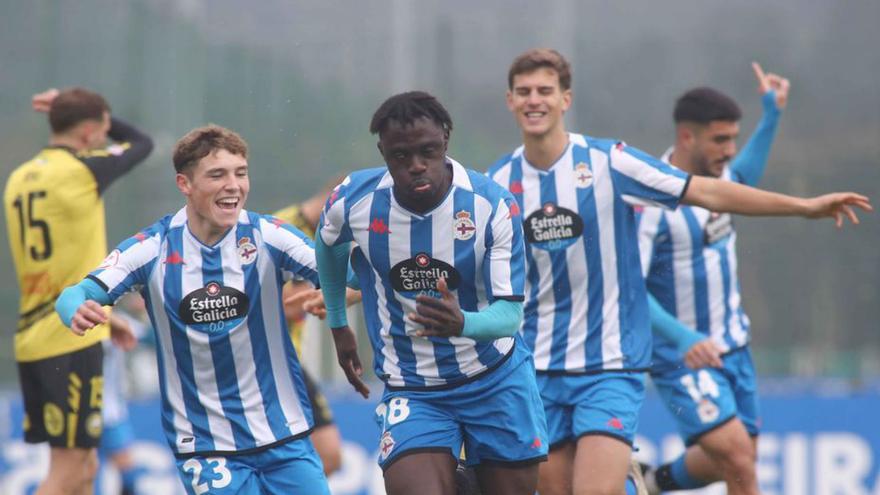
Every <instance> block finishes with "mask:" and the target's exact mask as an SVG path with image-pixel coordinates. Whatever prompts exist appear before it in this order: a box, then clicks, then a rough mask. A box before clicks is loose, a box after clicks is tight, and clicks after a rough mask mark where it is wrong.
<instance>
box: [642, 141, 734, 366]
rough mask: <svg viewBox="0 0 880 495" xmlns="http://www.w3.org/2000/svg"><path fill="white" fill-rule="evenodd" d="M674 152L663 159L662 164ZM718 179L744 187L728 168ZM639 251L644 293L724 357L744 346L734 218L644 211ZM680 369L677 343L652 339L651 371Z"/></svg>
mask: <svg viewBox="0 0 880 495" xmlns="http://www.w3.org/2000/svg"><path fill="white" fill-rule="evenodd" d="M672 151H673V150H672V149H669V150H668V151H667V152H666V153H665V154H664V155H663V160H664V161H668V160H669V156H670V155H671V154H672ZM721 179H722V180H730V181H735V182H743V181H742V180H741V179H740V178H739V177H738V176H737V175H736V174H734V173H732V172H731V170H730V168H725V169H724V172H722V175H721ZM639 247H640V249H641V260H642V269H643V272H644V275H645V280H646V282H647V286H648V291H649V292H650V293H651V295H652V296H654V298H656V299H657V302H659V303H660V305H661V306H662V307H663V308H664V309H665V310H666V311H668V312H669V313H670V314H671V315H673V316H675V317H676V318H677V319H678V320H679V321H681V322H682V323H683V324H684V325H686V326H687V327H689V328H693V329H695V330H697V331H698V332H700V333H703V334H705V335H707V336H709V337H710V338H712V340H713V341H714V342H715V343H716V344H717V345H718V346H719V347H720V348H721V349H722V350H723V351H724V352H728V351H731V350H734V349H738V348H740V347H743V346H745V345H747V344H748V342H749V340H750V336H749V327H750V323H749V318H748V316H747V315H746V313H745V310H744V309H743V307H742V297H741V295H740V286H739V279H738V277H737V256H736V230H735V229H734V226H733V217H732V215H730V214H729V213H715V212H712V211H709V210H707V209H705V208H701V207H699V206H690V205H682V206H680V207H679V208H678V209H676V210H674V211H666V210H661V209H659V208H650V207H649V208H645V209H644V210H643V211H642V212H641V213H640V214H639ZM680 364H681V356H680V353H679V352H678V348H677V346H676V344H675V343H674V342H671V341H670V340H669V339H667V338H665V337H663V336H662V335H655V336H654V353H653V366H652V367H653V369H654V370H655V371H660V370H664V369H670V368H676V367H678V366H680Z"/></svg>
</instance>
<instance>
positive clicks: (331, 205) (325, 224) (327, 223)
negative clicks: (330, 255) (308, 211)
mask: <svg viewBox="0 0 880 495" xmlns="http://www.w3.org/2000/svg"><path fill="white" fill-rule="evenodd" d="M350 184H351V176H349V177H346V178H345V180H343V181H342V183H341V184H339V185H338V186H336V187H335V188H334V189H333V191H332V192H331V193H330V196H328V197H327V201H326V202H325V203H324V210H323V211H322V212H321V223H320V229H319V231H318V235H320V236H321V240H323V241H324V244H326V245H327V246H335V245H337V244H340V243H344V242H350V241H351V240H352V235H351V229H350V228H349V226H348V208H347V205H346V200H347V198H346V194H347V193H348V190H349V185H350Z"/></svg>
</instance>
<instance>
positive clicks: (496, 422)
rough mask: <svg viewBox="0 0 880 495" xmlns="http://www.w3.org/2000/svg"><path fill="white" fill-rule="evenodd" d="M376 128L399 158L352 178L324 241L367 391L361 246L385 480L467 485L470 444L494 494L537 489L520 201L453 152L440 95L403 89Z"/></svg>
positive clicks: (337, 333) (339, 317)
mask: <svg viewBox="0 0 880 495" xmlns="http://www.w3.org/2000/svg"><path fill="white" fill-rule="evenodd" d="M370 131H371V132H372V133H374V134H378V135H379V143H378V147H379V152H380V153H381V155H382V157H383V158H384V159H385V164H386V166H385V167H380V168H373V169H367V170H362V171H358V172H355V173H353V174H351V175H350V176H349V177H348V178H346V179H345V180H344V181H343V182H342V184H340V185H339V186H338V187H337V189H336V190H335V191H334V192H333V193H332V194H331V195H330V197H329V199H328V200H327V203H326V206H325V209H324V214H323V218H322V224H321V225H320V227H319V231H318V236H317V239H316V241H315V243H316V247H315V249H316V256H317V258H318V269H319V272H320V277H321V289H322V291H323V292H324V300H325V302H326V307H327V320H328V323H329V324H330V327H331V328H332V332H333V338H334V342H335V344H336V351H337V356H338V359H339V363H340V365H341V366H342V368H343V369H344V371H345V374H346V376H347V378H348V380H349V381H350V382H351V383H352V385H353V386H354V387H355V389H356V390H358V391H359V392H360V393H361V394H363V395H364V396H365V397H366V396H367V395H368V394H369V390H368V389H367V388H366V386H365V385H364V383H363V382H362V381H361V378H360V374H361V371H362V370H361V364H360V360H359V359H358V357H357V346H356V343H355V339H354V334H353V333H352V331H351V329H350V328H349V327H348V326H347V322H346V318H345V296H344V294H345V283H346V266H347V263H348V260H349V246H350V244H351V243H352V242H354V243H355V248H354V251H353V253H352V254H351V264H352V268H353V270H354V272H355V274H356V275H357V283H358V285H359V286H360V288H361V291H362V293H363V299H364V312H365V317H366V322H367V330H368V332H369V335H370V343H371V344H372V346H373V350H374V356H375V359H374V369H375V371H376V375H378V376H379V378H381V379H382V381H384V382H385V392H384V394H383V396H382V399H381V403H380V404H379V406H378V407H377V408H376V414H377V421H378V422H379V423H380V425H381V428H382V434H381V438H380V440H379V450H380V454H379V464H380V465H381V467H382V469H383V471H384V476H385V487H386V489H387V491H388V493H389V494H392V495H406V494H417V495H444V494H449V493H454V490H455V471H456V465H457V459H458V457H459V452H460V449H461V446H462V443H464V445H465V451H466V458H467V463H468V464H469V465H472V466H477V467H476V472H477V476H478V478H479V481H480V485H481V486H482V488H483V490H484V492H485V493H504V494H522V495H527V494H528V495H531V494H532V493H534V490H535V485H536V482H537V473H538V468H537V465H538V463H539V462H540V461H542V460H544V459H545V458H546V453H547V450H546V449H547V445H546V433H545V424H544V415H543V411H542V408H541V403H540V397H539V395H538V391H537V388H536V386H535V372H534V365H533V364H532V360H531V358H530V355H529V352H528V350H527V348H526V347H525V346H524V345H523V342H522V340H521V338H520V337H519V335H518V334H517V330H518V329H519V326H520V322H521V319H522V303H521V301H522V299H523V292H522V289H523V282H524V281H523V277H524V265H523V261H524V253H523V248H524V246H523V241H522V226H521V216H520V212H519V208H518V206H517V204H516V202H515V201H514V200H513V196H511V195H510V193H508V192H507V191H505V190H504V189H503V188H501V187H499V186H498V185H497V184H495V183H493V182H492V181H491V180H489V179H488V178H486V177H485V176H484V175H482V174H479V173H477V172H474V171H472V170H468V169H466V168H464V167H463V166H462V165H460V164H459V163H458V162H456V161H454V160H453V159H451V158H449V156H447V154H446V151H447V146H448V144H449V136H450V132H451V131H452V119H451V118H450V116H449V114H448V113H447V111H446V109H444V108H443V106H442V105H441V104H440V103H439V102H438V101H437V100H436V99H435V98H434V97H433V96H431V95H429V94H427V93H423V92H418V91H416V92H409V93H402V94H398V95H395V96H392V97H391V98H389V99H388V100H386V101H385V102H384V103H383V104H382V105H381V106H380V107H379V109H378V110H376V113H375V114H374V115H373V119H372V122H371V124H370Z"/></svg>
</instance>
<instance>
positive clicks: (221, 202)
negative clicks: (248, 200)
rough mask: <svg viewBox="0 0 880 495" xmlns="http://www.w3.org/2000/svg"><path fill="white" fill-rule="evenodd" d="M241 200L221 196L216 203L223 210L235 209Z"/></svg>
mask: <svg viewBox="0 0 880 495" xmlns="http://www.w3.org/2000/svg"><path fill="white" fill-rule="evenodd" d="M240 201H241V200H240V199H239V198H220V199H218V200H217V201H216V202H215V203H214V204H216V205H217V207H218V208H220V209H221V210H223V211H235V209H236V208H238V205H239V203H240Z"/></svg>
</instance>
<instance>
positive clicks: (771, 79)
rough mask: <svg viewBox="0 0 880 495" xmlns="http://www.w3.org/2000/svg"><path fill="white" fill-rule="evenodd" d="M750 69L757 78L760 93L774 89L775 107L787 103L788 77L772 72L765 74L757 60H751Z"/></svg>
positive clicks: (781, 106)
mask: <svg viewBox="0 0 880 495" xmlns="http://www.w3.org/2000/svg"><path fill="white" fill-rule="evenodd" d="M752 71H754V73H755V78H756V79H757V80H758V91H759V92H760V93H761V94H762V95H763V94H766V93H767V92H768V91H774V92H775V93H776V108H778V109H780V110H782V109H783V108H785V105H786V104H787V103H788V90H789V88H790V87H791V83H790V82H789V81H788V79H786V78H784V77H782V76H780V75H778V74H774V73H772V72H768V73H766V74H765V73H764V69H762V68H761V64H759V63H758V62H752Z"/></svg>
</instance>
